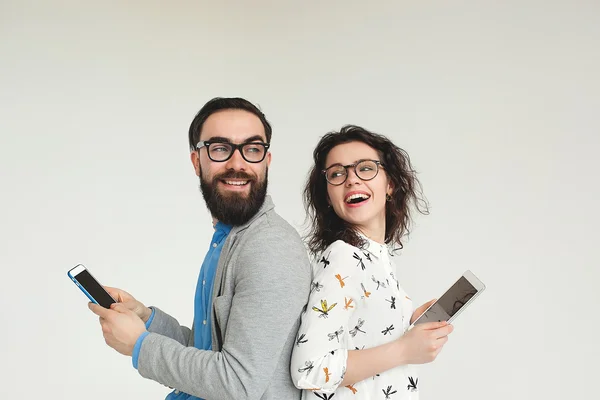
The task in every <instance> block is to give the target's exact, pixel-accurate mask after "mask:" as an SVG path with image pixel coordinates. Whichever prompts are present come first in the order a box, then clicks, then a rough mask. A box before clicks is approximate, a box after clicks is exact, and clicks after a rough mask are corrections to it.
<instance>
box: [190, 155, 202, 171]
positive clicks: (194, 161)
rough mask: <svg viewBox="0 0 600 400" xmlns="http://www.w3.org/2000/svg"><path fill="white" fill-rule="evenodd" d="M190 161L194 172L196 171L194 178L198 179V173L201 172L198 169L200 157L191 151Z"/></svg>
mask: <svg viewBox="0 0 600 400" xmlns="http://www.w3.org/2000/svg"><path fill="white" fill-rule="evenodd" d="M190 160H191V161H192V165H194V171H196V176H198V177H200V173H201V172H202V171H201V169H200V156H199V154H198V152H197V151H192V152H191V153H190Z"/></svg>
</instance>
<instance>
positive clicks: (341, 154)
mask: <svg viewBox="0 0 600 400" xmlns="http://www.w3.org/2000/svg"><path fill="white" fill-rule="evenodd" d="M359 160H375V161H381V160H380V157H379V154H378V153H377V151H376V150H375V149H374V148H372V147H370V146H369V145H367V144H365V143H363V142H350V143H344V144H340V145H337V146H335V147H334V148H332V149H331V151H330V152H329V154H328V155H327V158H326V159H325V168H329V167H331V166H334V165H335V164H341V165H349V164H355V163H356V162H357V161H359ZM372 166H373V165H372V164H371V166H369V165H368V164H365V163H363V164H359V168H357V169H359V171H358V173H359V175H361V174H362V176H363V177H370V176H369V174H371V175H372V174H373V171H371V167H372ZM332 170H333V169H329V170H328V173H329V172H331V171H332ZM339 171H340V172H342V171H343V169H339ZM329 176H330V177H332V174H329ZM338 176H339V174H338ZM391 192H392V187H391V185H390V182H389V179H388V177H387V175H386V173H385V170H384V169H383V168H382V167H381V166H379V172H378V173H377V175H376V176H375V178H373V179H371V180H362V179H360V178H359V177H358V176H357V175H356V172H355V170H354V167H348V168H347V177H346V181H345V182H344V183H343V184H341V185H339V186H334V185H331V184H329V183H327V195H328V198H329V202H330V204H331V206H332V207H333V210H334V211H335V213H336V214H337V215H338V217H340V218H341V219H343V220H344V221H346V222H348V223H350V224H351V225H353V226H354V227H356V228H358V229H359V230H360V231H361V232H363V233H364V234H365V235H367V236H368V237H370V238H371V239H373V240H379V241H383V239H384V236H385V205H386V194H388V193H391Z"/></svg>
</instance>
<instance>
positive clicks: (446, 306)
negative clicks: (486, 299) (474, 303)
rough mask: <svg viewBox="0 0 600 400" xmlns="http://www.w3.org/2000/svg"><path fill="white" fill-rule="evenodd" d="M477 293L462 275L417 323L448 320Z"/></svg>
mask: <svg viewBox="0 0 600 400" xmlns="http://www.w3.org/2000/svg"><path fill="white" fill-rule="evenodd" d="M476 293H477V289H475V288H474V287H473V285H471V284H470V283H469V281H468V280H467V279H466V278H465V277H464V276H461V277H460V278H459V279H458V280H457V281H456V283H455V284H454V285H452V287H451V288H450V289H448V291H446V293H444V294H443V295H442V297H440V298H439V299H438V301H437V302H435V304H434V305H432V306H431V308H429V310H427V311H426V312H425V314H423V315H422V316H421V317H420V318H419V319H418V320H417V321H415V324H422V323H424V322H434V321H448V320H449V319H450V318H451V317H452V316H453V315H454V314H456V312H457V311H458V310H460V309H461V308H462V307H463V306H464V305H465V304H466V303H467V301H469V300H470V299H471V297H473V296H474V295H475V294H476Z"/></svg>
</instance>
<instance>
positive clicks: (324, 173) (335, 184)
mask: <svg viewBox="0 0 600 400" xmlns="http://www.w3.org/2000/svg"><path fill="white" fill-rule="evenodd" d="M365 161H370V162H372V163H374V164H375V166H376V168H377V169H376V171H375V175H373V177H372V178H369V179H363V178H362V177H361V176H360V174H359V173H358V172H357V169H356V167H357V166H358V165H359V164H361V163H363V162H365ZM333 167H344V170H346V175H345V176H344V180H343V181H342V182H340V183H331V182H330V181H329V179H327V171H328V170H330V169H331V168H333ZM350 167H353V168H354V175H356V176H357V177H358V179H360V180H361V181H370V180H373V179H375V178H376V177H377V175H378V174H379V168H380V167H381V168H385V165H383V163H382V162H381V161H379V160H369V159H363V160H358V161H357V162H355V163H354V164H348V165H342V164H339V163H337V164H333V165H330V166H329V167H327V168H325V169H324V170H322V171H321V172H322V173H323V175H325V180H326V181H327V183H329V184H330V185H332V186H340V185H343V184H344V183H346V180H348V168H350Z"/></svg>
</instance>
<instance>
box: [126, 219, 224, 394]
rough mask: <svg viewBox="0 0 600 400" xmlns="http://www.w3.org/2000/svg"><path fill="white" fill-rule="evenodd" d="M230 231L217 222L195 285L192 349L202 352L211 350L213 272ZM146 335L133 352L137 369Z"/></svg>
mask: <svg viewBox="0 0 600 400" xmlns="http://www.w3.org/2000/svg"><path fill="white" fill-rule="evenodd" d="M230 231H231V226H230V225H225V224H223V223H221V222H217V224H216V225H215V233H214V234H213V237H212V240H211V242H210V247H209V249H208V253H206V256H205V257H204V262H203V263H202V268H200V274H199V275H198V283H197V284H196V295H195V296H194V347H196V348H198V349H202V350H212V334H211V320H212V318H211V317H212V312H211V311H212V293H213V283H214V280H215V272H216V271H217V264H218V263H219V257H220V255H221V249H222V248H223V244H224V243H225V240H226V239H227V235H229V232H230ZM153 317H154V310H153V311H152V315H151V316H150V318H149V319H148V322H147V323H146V327H148V326H149V325H150V323H151V322H152V319H153ZM145 336H146V335H142V337H140V338H139V339H138V342H137V343H136V346H135V348H134V351H133V364H134V367H136V368H137V358H138V357H137V356H138V354H139V349H140V347H141V342H142V341H143V340H144V337H145ZM166 400H200V399H199V398H198V397H194V396H191V395H189V394H187V393H183V392H180V391H179V390H175V391H173V392H171V393H169V395H168V396H167V397H166Z"/></svg>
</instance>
